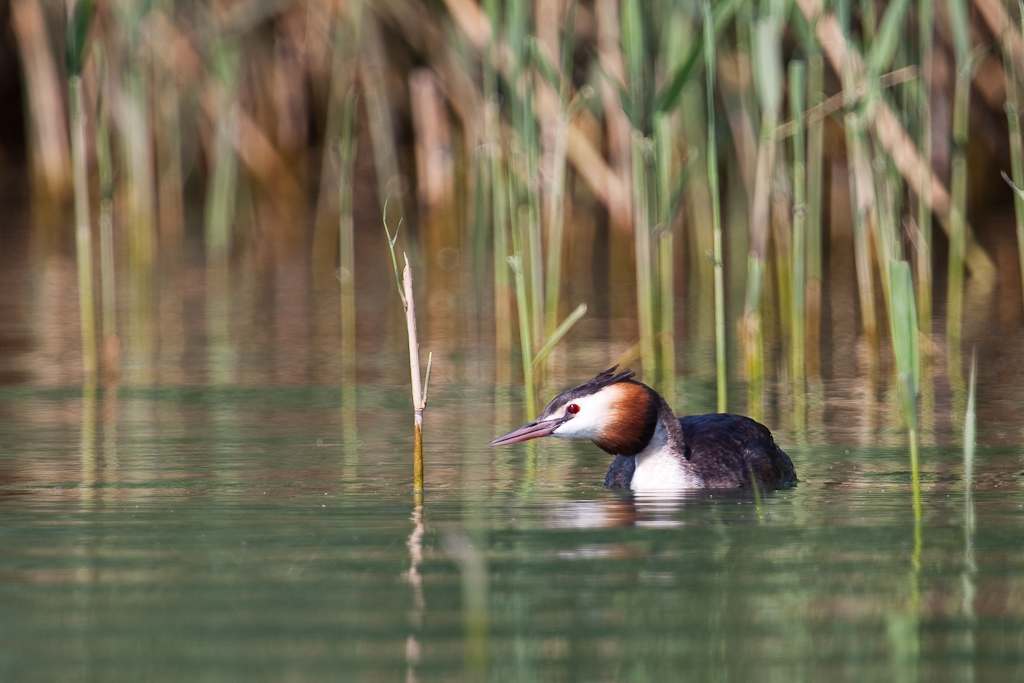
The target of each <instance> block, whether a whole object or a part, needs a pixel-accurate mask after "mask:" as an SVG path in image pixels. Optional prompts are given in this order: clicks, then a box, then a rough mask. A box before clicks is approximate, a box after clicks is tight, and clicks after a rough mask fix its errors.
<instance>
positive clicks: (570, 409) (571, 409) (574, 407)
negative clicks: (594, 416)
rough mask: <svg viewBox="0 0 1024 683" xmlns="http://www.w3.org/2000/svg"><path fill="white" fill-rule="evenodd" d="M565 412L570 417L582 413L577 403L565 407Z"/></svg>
mask: <svg viewBox="0 0 1024 683" xmlns="http://www.w3.org/2000/svg"><path fill="white" fill-rule="evenodd" d="M565 412H567V413H569V414H570V415H575V414H576V413H578V412H580V407H579V406H578V405H576V404H575V403H570V404H569V405H567V406H566V407H565Z"/></svg>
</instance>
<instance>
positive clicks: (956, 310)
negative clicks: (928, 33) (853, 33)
mask: <svg viewBox="0 0 1024 683" xmlns="http://www.w3.org/2000/svg"><path fill="white" fill-rule="evenodd" d="M948 4H949V13H950V28H951V30H952V32H953V47H954V53H955V56H956V85H955V88H954V94H953V160H952V179H951V181H950V195H951V198H952V204H953V206H952V211H951V212H950V225H949V275H948V289H947V292H948V293H947V302H948V303H947V309H946V335H947V337H950V338H951V339H953V340H954V341H959V339H960V335H961V328H962V324H963V288H964V255H965V251H966V245H967V137H968V134H969V132H970V131H969V115H970V105H971V99H970V98H971V51H970V50H971V46H970V34H969V31H970V28H969V25H970V21H969V19H968V18H967V6H966V4H965V3H964V0H950V2H949V3H948ZM959 22H963V23H959Z"/></svg>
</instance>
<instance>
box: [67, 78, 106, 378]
mask: <svg viewBox="0 0 1024 683" xmlns="http://www.w3.org/2000/svg"><path fill="white" fill-rule="evenodd" d="M68 91H69V95H70V108H71V161H72V165H73V173H74V180H75V248H76V252H77V255H78V312H79V318H80V319H81V326H82V369H83V372H84V375H85V383H86V384H93V383H94V382H95V381H96V371H97V368H98V367H99V362H98V360H97V352H96V322H95V321H96V318H95V315H96V313H95V310H94V308H93V283H92V234H91V229H90V227H89V177H88V171H87V169H86V148H85V112H83V111H82V99H83V95H82V77H81V76H77V75H76V76H72V77H71V78H69V79H68Z"/></svg>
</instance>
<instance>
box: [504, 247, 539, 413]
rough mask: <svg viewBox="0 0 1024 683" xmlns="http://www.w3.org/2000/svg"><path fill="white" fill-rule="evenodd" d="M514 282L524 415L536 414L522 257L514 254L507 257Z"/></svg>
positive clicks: (530, 337) (531, 346) (535, 393)
mask: <svg viewBox="0 0 1024 683" xmlns="http://www.w3.org/2000/svg"><path fill="white" fill-rule="evenodd" d="M508 265H509V266H511V267H512V272H513V273H514V274H515V275H514V276H515V282H516V304H517V307H518V309H519V346H520V349H521V351H522V354H523V384H524V385H525V386H526V413H527V415H528V416H530V417H531V418H532V417H533V416H534V415H536V414H537V399H536V396H537V390H536V387H535V386H534V380H533V345H532V336H531V334H530V315H529V312H528V311H527V306H528V304H527V298H526V278H525V277H524V275H523V262H522V256H521V255H520V254H519V252H516V254H515V255H514V256H509V257H508Z"/></svg>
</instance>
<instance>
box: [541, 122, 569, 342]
mask: <svg viewBox="0 0 1024 683" xmlns="http://www.w3.org/2000/svg"><path fill="white" fill-rule="evenodd" d="M569 124H570V119H569V112H567V111H564V112H562V114H561V116H559V118H558V128H557V130H556V133H555V149H554V164H553V169H552V173H553V175H552V178H551V193H550V196H549V198H548V199H549V204H548V243H547V247H548V255H547V274H546V277H545V280H546V286H547V296H546V302H545V304H544V311H545V320H544V336H545V337H548V336H551V333H552V332H554V331H555V328H556V327H558V297H559V292H560V290H561V287H562V241H563V232H564V227H565V167H566V157H567V154H568V148H569Z"/></svg>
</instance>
